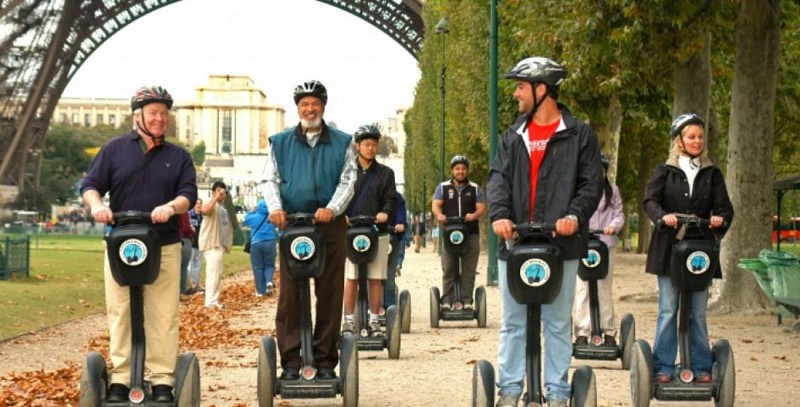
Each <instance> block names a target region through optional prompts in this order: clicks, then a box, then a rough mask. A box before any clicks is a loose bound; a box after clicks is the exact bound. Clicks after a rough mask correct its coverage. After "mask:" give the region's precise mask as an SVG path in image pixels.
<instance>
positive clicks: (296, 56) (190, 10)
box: [63, 0, 420, 132]
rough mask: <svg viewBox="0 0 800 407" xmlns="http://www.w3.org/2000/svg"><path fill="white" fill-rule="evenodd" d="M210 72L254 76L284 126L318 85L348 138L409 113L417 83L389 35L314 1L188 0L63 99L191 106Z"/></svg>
mask: <svg viewBox="0 0 800 407" xmlns="http://www.w3.org/2000/svg"><path fill="white" fill-rule="evenodd" d="M223 5H224V6H223ZM211 74H221V75H226V74H231V75H245V76H249V77H250V78H251V79H252V80H253V81H254V83H255V85H256V86H257V87H258V88H260V89H261V90H262V91H264V93H265V94H266V95H267V101H268V102H270V103H276V104H279V105H282V106H283V107H284V109H286V119H285V122H286V125H287V126H288V125H292V124H294V123H296V122H297V119H298V118H297V110H296V108H295V106H294V101H293V100H292V92H293V90H294V87H295V86H297V84H299V83H302V82H305V81H308V80H311V79H316V80H319V81H321V82H322V83H323V84H324V85H325V87H326V88H327V89H328V106H327V109H326V112H325V119H326V120H327V121H329V122H331V121H332V122H335V123H336V124H337V126H338V127H339V128H340V129H343V130H345V131H348V132H352V131H353V130H355V129H356V128H357V127H358V126H359V125H361V124H365V123H373V122H380V121H383V120H385V119H386V118H387V117H392V116H394V115H395V112H396V110H397V109H398V108H405V107H409V106H410V105H411V103H412V102H413V97H414V88H415V86H416V83H417V81H418V80H419V77H420V71H419V68H418V65H417V61H416V60H415V59H414V58H413V57H412V56H411V54H409V53H408V52H407V51H406V50H405V49H404V48H402V47H401V46H400V45H399V44H397V43H396V42H395V41H394V40H393V39H391V38H390V37H389V36H388V35H386V34H384V33H383V32H381V31H380V30H378V29H377V28H375V27H373V26H372V25H371V24H369V23H367V22H366V21H364V20H361V19H360V18H358V17H356V16H353V15H351V14H350V13H348V12H346V11H344V10H340V9H338V8H336V7H333V6H330V5H327V4H324V3H321V2H318V1H316V0H225V1H224V2H223V1H218V0H183V1H180V2H178V3H175V4H172V5H169V6H166V7H164V8H161V9H159V10H156V11H154V12H151V13H150V14H147V15H145V16H144V17H141V18H139V19H138V20H136V21H135V22H133V23H131V24H129V25H128V26H126V27H125V28H123V29H122V30H120V31H118V32H117V33H116V34H115V35H113V36H112V37H111V38H109V39H108V40H107V41H106V42H105V43H103V44H102V45H101V46H100V47H99V48H98V49H97V50H96V51H95V52H94V53H93V54H92V55H91V56H90V57H89V58H88V59H87V60H86V62H84V64H83V65H82V66H81V68H80V69H79V70H78V71H77V72H76V73H75V76H74V77H73V78H72V80H71V81H70V83H69V84H68V85H67V87H66V89H65V90H64V94H63V96H65V97H95V98H129V97H130V96H131V95H132V94H133V92H134V91H135V90H136V88H138V87H139V86H142V85H161V86H164V87H165V88H166V89H167V90H168V91H169V92H170V93H171V94H172V95H173V97H174V98H175V99H176V101H178V102H181V101H190V100H193V99H194V91H195V88H197V87H199V86H202V85H205V84H206V83H207V81H208V76H209V75H211Z"/></svg>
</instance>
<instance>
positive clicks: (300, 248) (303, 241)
mask: <svg viewBox="0 0 800 407" xmlns="http://www.w3.org/2000/svg"><path fill="white" fill-rule="evenodd" d="M315 251H316V247H315V246H314V241H313V240H311V239H310V238H308V237H305V236H300V237H298V238H296V239H294V240H292V244H291V246H290V247H289V252H290V253H291V254H292V257H294V258H295V259H297V260H308V259H310V258H311V256H313V255H314V252H315Z"/></svg>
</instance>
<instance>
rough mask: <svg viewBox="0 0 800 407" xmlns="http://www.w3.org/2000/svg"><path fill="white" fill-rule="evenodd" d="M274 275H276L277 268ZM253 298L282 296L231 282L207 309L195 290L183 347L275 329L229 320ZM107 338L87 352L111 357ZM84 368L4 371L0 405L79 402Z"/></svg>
mask: <svg viewBox="0 0 800 407" xmlns="http://www.w3.org/2000/svg"><path fill="white" fill-rule="evenodd" d="M275 277H276V279H277V277H278V276H277V273H276V276H275ZM254 301H268V302H269V303H270V305H276V304H277V297H269V298H267V297H264V298H263V299H261V300H255V299H254V295H253V287H252V283H250V282H231V283H229V282H226V283H225V284H224V285H223V291H222V294H221V302H222V303H223V304H225V308H224V309H222V310H217V309H206V308H205V306H204V305H203V296H202V295H195V296H192V297H190V298H189V299H187V300H185V301H183V302H181V309H180V321H181V323H180V344H181V351H182V352H185V351H193V350H200V349H214V348H224V347H237V346H244V345H245V344H246V343H247V342H250V341H252V338H253V336H254V335H255V336H262V335H265V334H267V333H272V332H268V331H267V330H266V329H263V328H259V327H248V328H233V327H231V326H230V323H229V321H230V319H231V317H232V316H234V315H236V314H237V313H241V312H245V311H247V310H249V309H250V308H251V307H252V306H253V302H254ZM108 342H109V337H108V335H102V336H98V337H94V338H92V339H90V340H89V342H88V343H87V344H86V346H85V349H86V353H88V352H89V351H96V352H100V353H101V354H102V355H103V356H104V357H105V358H106V360H108ZM209 363H214V362H209ZM81 369H82V365H80V364H77V363H68V364H67V366H65V367H64V368H61V369H58V370H55V371H43V370H33V371H24V372H17V371H10V372H7V373H6V374H5V375H4V376H0V407H12V406H52V405H59V406H69V405H73V406H75V405H77V404H78V402H79V398H80V392H79V390H78V383H79V382H80V375H81ZM207 390H211V391H213V390H214V389H207ZM237 406H244V405H243V404H241V405H238V404H237Z"/></svg>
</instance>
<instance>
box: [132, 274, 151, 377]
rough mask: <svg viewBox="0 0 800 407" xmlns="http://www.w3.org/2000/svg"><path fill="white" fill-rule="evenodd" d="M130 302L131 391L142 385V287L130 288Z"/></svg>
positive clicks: (143, 358)
mask: <svg viewBox="0 0 800 407" xmlns="http://www.w3.org/2000/svg"><path fill="white" fill-rule="evenodd" d="M130 297H131V298H130V301H131V382H130V384H131V389H141V388H143V385H144V361H145V353H146V349H147V344H146V340H145V336H144V335H145V334H144V300H143V298H142V286H131V287H130Z"/></svg>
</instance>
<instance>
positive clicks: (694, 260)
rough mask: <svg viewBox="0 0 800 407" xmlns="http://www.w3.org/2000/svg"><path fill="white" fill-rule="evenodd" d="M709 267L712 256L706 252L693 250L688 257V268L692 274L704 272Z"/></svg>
mask: <svg viewBox="0 0 800 407" xmlns="http://www.w3.org/2000/svg"><path fill="white" fill-rule="evenodd" d="M709 268H711V258H710V257H708V254H706V253H705V252H701V251H696V252H692V253H691V254H690V255H689V256H688V257H686V269H687V270H689V272H690V273H692V274H698V275H699V274H703V273H705V272H706V271H708V269H709Z"/></svg>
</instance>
